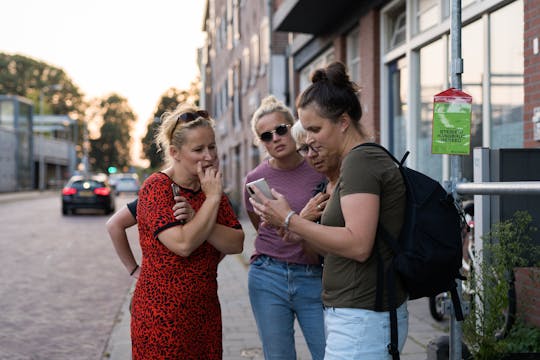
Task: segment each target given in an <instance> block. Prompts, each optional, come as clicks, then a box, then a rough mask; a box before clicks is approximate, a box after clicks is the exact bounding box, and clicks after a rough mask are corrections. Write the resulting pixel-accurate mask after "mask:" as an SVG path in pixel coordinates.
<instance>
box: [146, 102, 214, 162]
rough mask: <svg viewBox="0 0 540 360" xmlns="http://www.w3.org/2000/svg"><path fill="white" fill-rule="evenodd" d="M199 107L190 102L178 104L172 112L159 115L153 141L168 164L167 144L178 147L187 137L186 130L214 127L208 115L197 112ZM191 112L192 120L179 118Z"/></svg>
mask: <svg viewBox="0 0 540 360" xmlns="http://www.w3.org/2000/svg"><path fill="white" fill-rule="evenodd" d="M198 111H200V109H199V108H197V107H196V106H194V105H192V104H186V103H184V104H179V105H178V106H177V107H176V109H175V110H174V111H172V112H169V111H167V112H164V113H163V114H162V115H161V118H160V119H161V125H160V126H159V129H158V131H157V133H156V137H155V142H156V145H157V148H158V150H157V151H158V152H159V151H163V152H164V154H165V160H166V162H167V163H168V164H170V163H171V160H172V159H171V158H170V155H169V152H168V151H166V150H167V149H168V148H169V146H171V145H173V146H175V147H177V148H178V149H180V148H181V147H182V146H183V145H184V144H185V143H186V139H187V130H191V129H195V128H198V127H209V128H212V129H214V124H215V122H214V120H213V119H212V118H210V116H208V117H203V116H202V115H200V114H197V112H198ZM187 113H191V114H193V115H194V120H191V121H184V120H182V119H180V118H181V117H182V115H184V114H187Z"/></svg>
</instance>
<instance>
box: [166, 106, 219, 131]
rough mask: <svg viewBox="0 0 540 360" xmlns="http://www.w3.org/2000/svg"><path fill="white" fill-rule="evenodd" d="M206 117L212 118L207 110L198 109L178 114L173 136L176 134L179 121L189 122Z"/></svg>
mask: <svg viewBox="0 0 540 360" xmlns="http://www.w3.org/2000/svg"><path fill="white" fill-rule="evenodd" d="M201 117H202V118H204V119H210V114H209V113H208V111H206V110H197V111H194V112H185V113H182V114H180V115H178V118H176V123H175V124H174V127H173V129H172V131H171V138H172V134H174V130H176V127H177V126H178V123H179V122H183V123H189V122H192V121H195V120H197V119H198V118H201Z"/></svg>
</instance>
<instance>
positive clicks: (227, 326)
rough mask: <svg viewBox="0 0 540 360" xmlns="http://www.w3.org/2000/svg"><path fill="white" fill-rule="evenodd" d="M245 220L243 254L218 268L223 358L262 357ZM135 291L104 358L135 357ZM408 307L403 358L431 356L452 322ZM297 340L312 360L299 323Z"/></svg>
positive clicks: (250, 235) (301, 354) (423, 304)
mask: <svg viewBox="0 0 540 360" xmlns="http://www.w3.org/2000/svg"><path fill="white" fill-rule="evenodd" d="M241 220H242V226H243V227H244V231H245V233H246V238H245V245H244V252H243V254H241V255H231V256H227V257H225V259H224V260H223V261H222V262H221V264H220V265H219V269H218V283H219V297H220V301H221V308H222V316H223V359H224V360H241V359H253V360H262V359H263V356H262V354H261V343H260V341H259V338H258V334H257V328H256V325H255V320H254V319H253V314H252V312H251V307H250V305H249V298H248V290H247V261H248V259H249V255H250V254H251V253H252V251H253V239H254V236H255V232H254V230H253V228H252V226H251V224H250V223H249V222H248V220H246V219H241ZM132 290H133V289H132ZM132 290H131V291H130V292H129V293H128V294H127V295H126V301H125V302H124V305H123V306H122V308H121V309H120V311H119V313H118V317H117V321H116V325H115V326H114V328H113V331H112V332H111V336H110V339H109V342H108V345H107V348H106V350H105V352H104V356H103V359H109V360H127V359H131V343H130V338H129V301H130V299H131V292H132ZM408 308H409V335H408V337H407V342H406V343H405V348H404V350H403V352H402V354H401V359H403V360H424V359H426V357H427V356H426V347H427V344H428V343H429V341H430V340H432V339H435V338H437V337H438V336H440V335H445V334H447V333H448V331H447V327H448V324H447V322H446V321H445V322H442V323H437V322H435V321H434V320H433V319H432V318H431V316H430V314H429V307H428V301H427V299H419V300H414V301H409V303H408ZM296 343H297V346H296V348H297V355H298V360H309V359H311V356H310V355H309V351H308V349H307V346H306V344H305V341H304V339H303V337H302V333H301V331H300V330H299V328H298V326H296Z"/></svg>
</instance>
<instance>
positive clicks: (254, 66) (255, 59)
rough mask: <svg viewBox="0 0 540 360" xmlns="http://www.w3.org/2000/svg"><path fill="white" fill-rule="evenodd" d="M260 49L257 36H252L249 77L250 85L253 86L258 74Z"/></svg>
mask: <svg viewBox="0 0 540 360" xmlns="http://www.w3.org/2000/svg"><path fill="white" fill-rule="evenodd" d="M260 59H261V58H260V49H259V35H258V34H253V36H252V37H251V75H250V85H253V84H255V81H256V80H257V75H258V73H259V64H260Z"/></svg>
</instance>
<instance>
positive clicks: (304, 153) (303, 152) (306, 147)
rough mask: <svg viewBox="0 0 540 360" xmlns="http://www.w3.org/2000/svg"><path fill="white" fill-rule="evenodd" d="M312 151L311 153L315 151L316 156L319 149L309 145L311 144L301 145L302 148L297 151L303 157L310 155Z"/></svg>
mask: <svg viewBox="0 0 540 360" xmlns="http://www.w3.org/2000/svg"><path fill="white" fill-rule="evenodd" d="M310 149H311V151H313V152H314V153H315V154H318V153H319V152H318V151H317V149H315V148H314V147H313V145H309V144H302V145H300V147H299V148H298V149H296V151H297V152H298V153H299V154H300V155H302V156H303V157H306V156H307V155H308V154H309V150H310Z"/></svg>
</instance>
